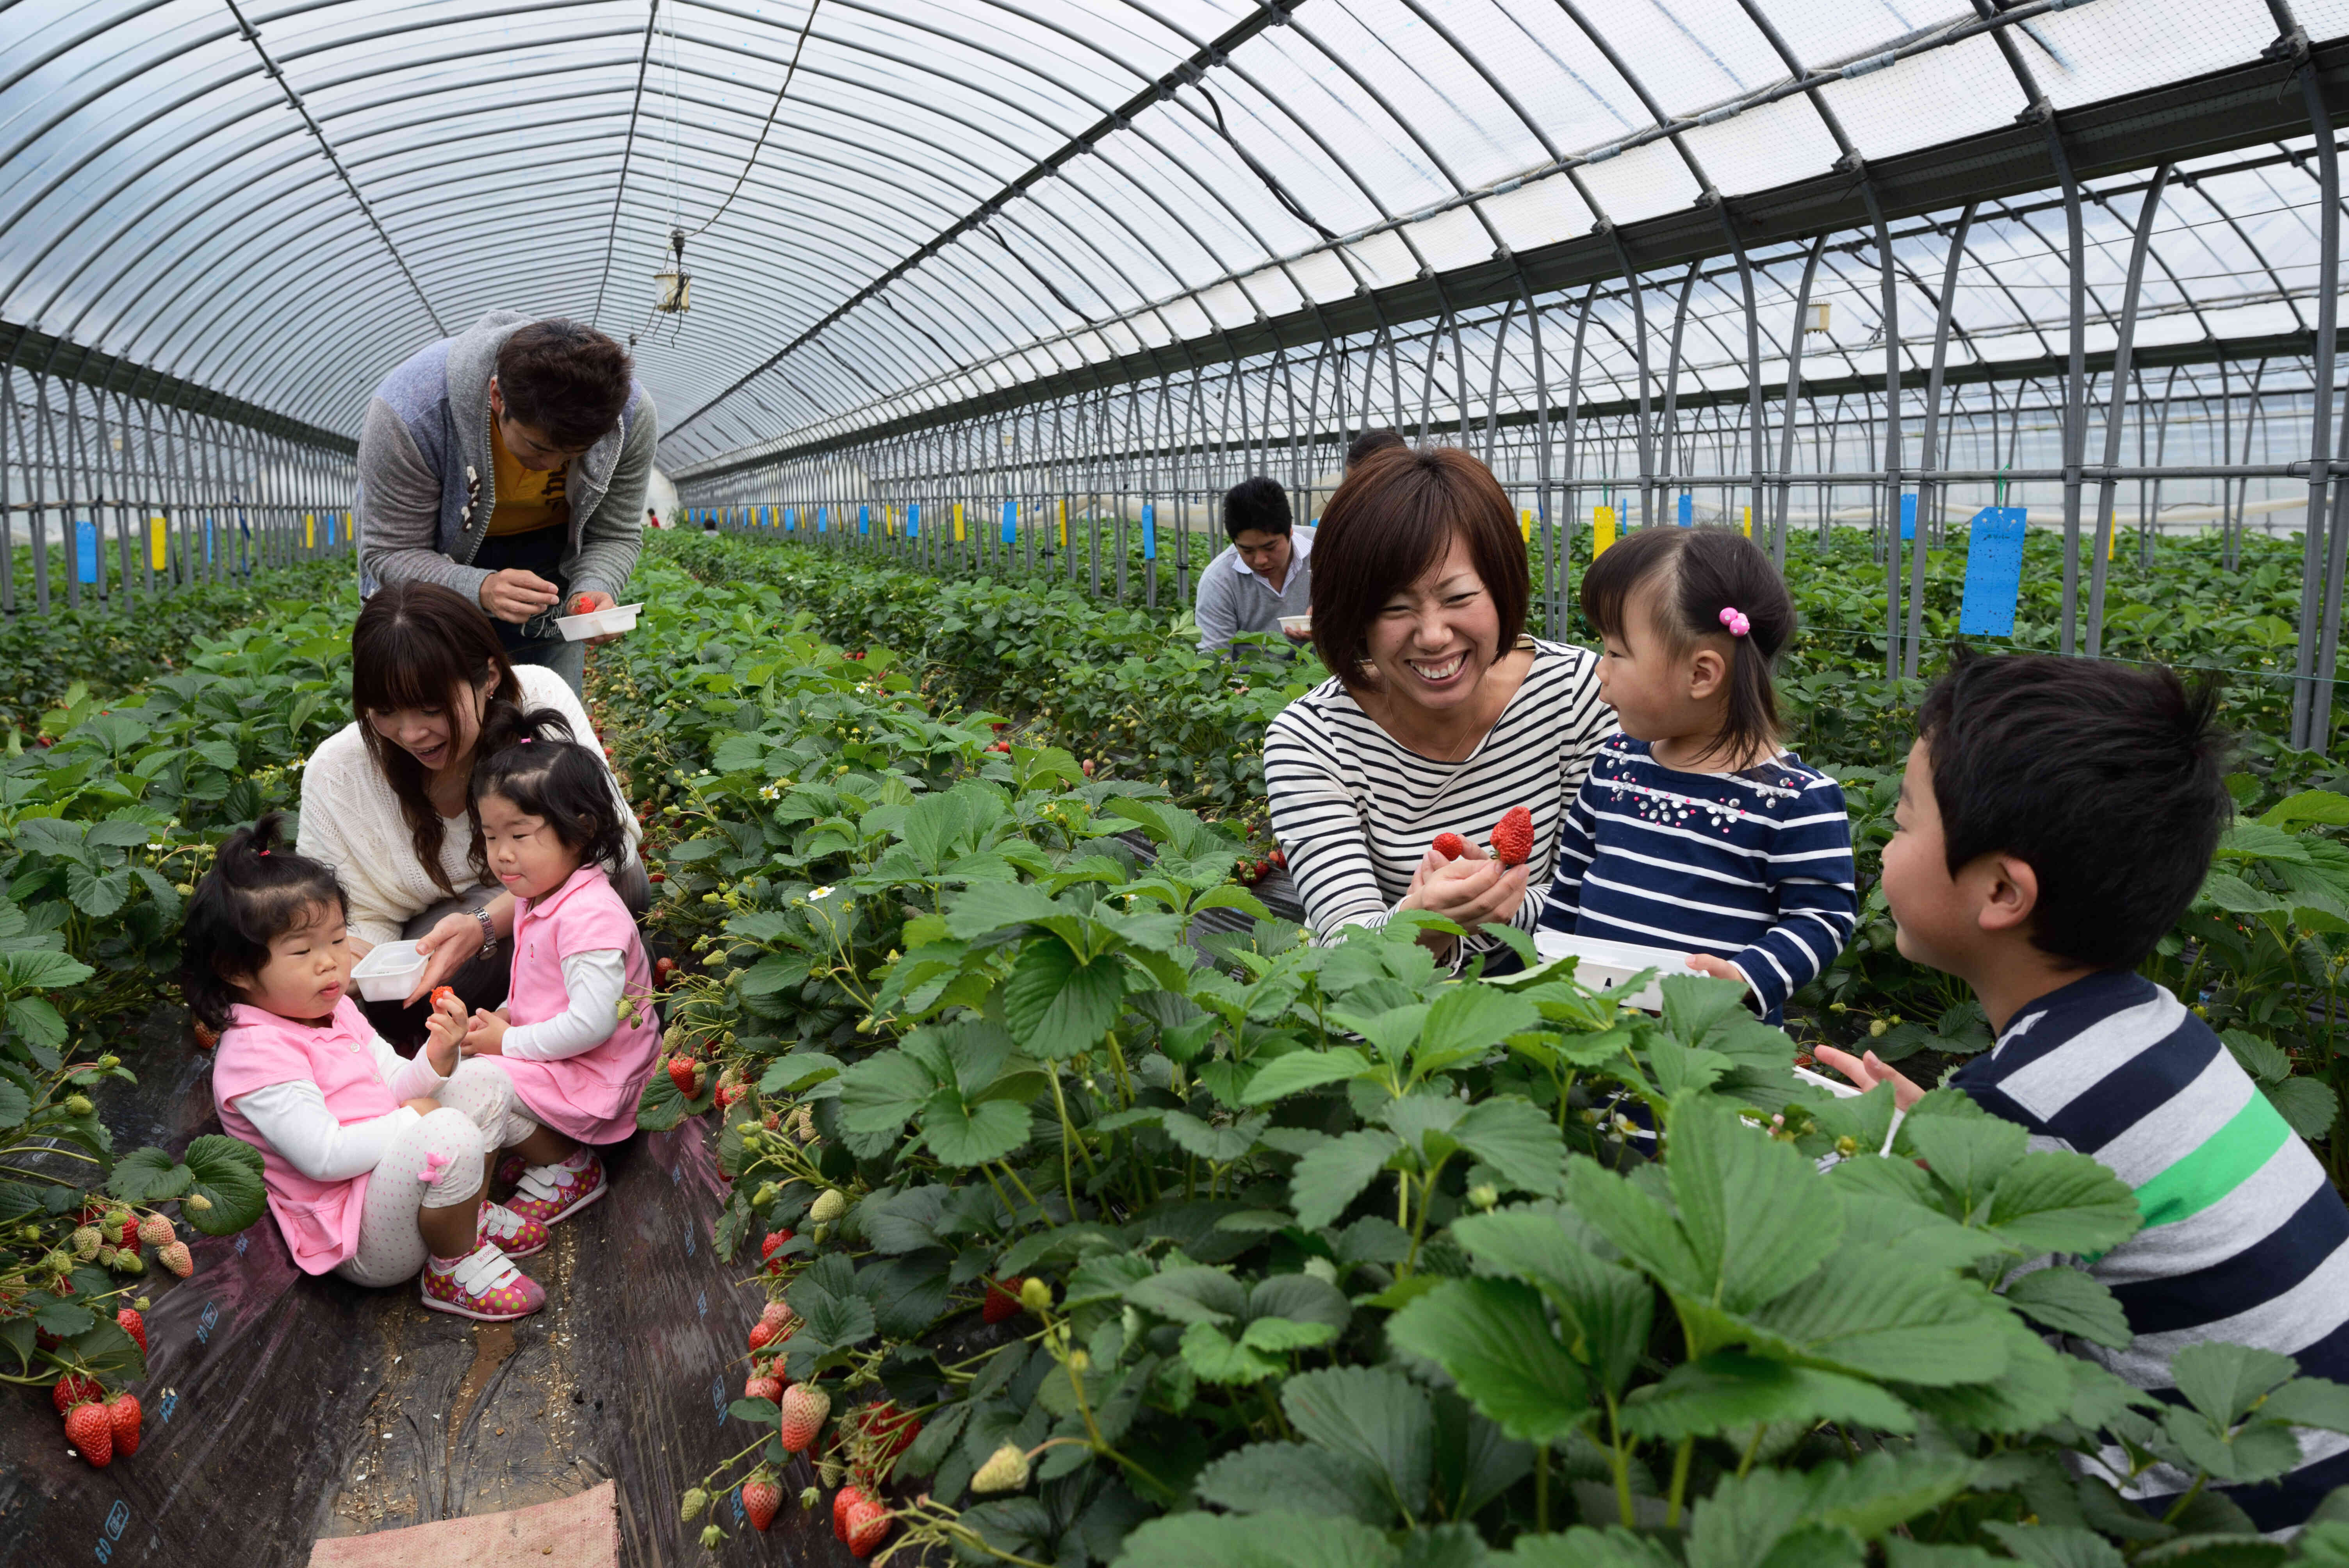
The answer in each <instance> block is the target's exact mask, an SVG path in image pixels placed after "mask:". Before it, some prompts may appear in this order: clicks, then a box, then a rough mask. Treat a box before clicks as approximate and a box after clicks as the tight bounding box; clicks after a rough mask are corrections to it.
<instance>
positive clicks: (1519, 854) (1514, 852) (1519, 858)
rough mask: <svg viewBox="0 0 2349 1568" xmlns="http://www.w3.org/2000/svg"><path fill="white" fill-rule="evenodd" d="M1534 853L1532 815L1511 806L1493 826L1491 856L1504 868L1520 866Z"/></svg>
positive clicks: (1520, 807)
mask: <svg viewBox="0 0 2349 1568" xmlns="http://www.w3.org/2000/svg"><path fill="white" fill-rule="evenodd" d="M1533 852H1534V814H1533V813H1532V812H1531V811H1528V810H1526V809H1525V808H1524V807H1523V806H1512V807H1510V808H1509V809H1508V810H1506V811H1504V812H1502V813H1501V820H1499V821H1497V822H1495V823H1494V824H1493V855H1494V858H1495V859H1496V860H1498V861H1500V862H1501V863H1502V864H1503V865H1505V866H1521V865H1524V864H1525V863H1526V859H1527V857H1529V856H1530V855H1532V853H1533Z"/></svg>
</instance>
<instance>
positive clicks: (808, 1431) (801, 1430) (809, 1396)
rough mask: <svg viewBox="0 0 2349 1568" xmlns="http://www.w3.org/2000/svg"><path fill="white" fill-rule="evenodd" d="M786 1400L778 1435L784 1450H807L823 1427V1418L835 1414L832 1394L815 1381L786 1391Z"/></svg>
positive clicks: (794, 1451) (801, 1451) (796, 1384)
mask: <svg viewBox="0 0 2349 1568" xmlns="http://www.w3.org/2000/svg"><path fill="white" fill-rule="evenodd" d="M782 1403H783V1409H782V1418H781V1420H780V1421H779V1422H778V1423H777V1434H776V1435H777V1436H778V1437H780V1438H781V1440H782V1445H783V1452H785V1453H787V1454H798V1453H805V1452H806V1451H807V1449H808V1445H809V1444H811V1443H812V1442H814V1441H815V1435H816V1433H817V1432H818V1431H820V1430H822V1429H823V1418H825V1417H826V1416H828V1415H830V1414H832V1396H831V1395H829V1394H827V1393H825V1392H824V1391H823V1389H821V1388H819V1387H816V1386H815V1385H814V1384H812V1383H794V1384H792V1386H791V1387H788V1388H786V1389H784V1390H783V1401H782Z"/></svg>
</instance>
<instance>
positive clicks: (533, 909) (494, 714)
mask: <svg viewBox="0 0 2349 1568" xmlns="http://www.w3.org/2000/svg"><path fill="white" fill-rule="evenodd" d="M474 755H475V756H476V757H477V758H481V760H479V761H477V762H476V763H475V764H474V765H473V779H472V815H473V828H474V849H473V860H474V864H475V865H476V867H478V868H479V869H480V870H481V872H483V873H484V874H485V875H489V876H494V877H495V878H497V880H498V881H499V882H502V884H504V886H505V888H506V890H507V891H508V892H511V893H512V894H513V895H514V898H515V900H516V903H515V904H514V923H513V989H512V992H511V994H510V995H508V996H507V998H506V1005H505V1006H503V1007H502V1008H500V1009H498V1010H497V1011H496V1012H493V1013H492V1012H486V1011H485V1012H478V1013H475V1014H474V1015H473V1016H472V1019H471V1023H470V1025H469V1026H468V1027H467V1029H466V1032H465V1040H464V1050H465V1055H466V1056H467V1057H473V1058H486V1059H488V1060H490V1061H492V1062H494V1063H496V1064H497V1066H498V1067H500V1068H503V1069H504V1070H505V1074H506V1076H507V1077H508V1078H511V1079H512V1083H513V1088H514V1094H515V1096H516V1097H517V1098H518V1099H520V1100H521V1101H522V1103H523V1107H524V1108H525V1109H528V1111H529V1112H530V1114H531V1115H532V1116H533V1117H534V1118H536V1119H537V1120H538V1121H539V1122H540V1124H541V1125H542V1126H543V1127H544V1128H545V1129H546V1130H548V1131H549V1132H550V1133H554V1134H559V1135H560V1136H561V1137H562V1138H563V1140H564V1142H565V1143H566V1144H567V1145H568V1152H567V1154H566V1155H565V1156H564V1158H562V1159H560V1160H554V1161H548V1162H546V1163H543V1164H532V1165H529V1166H527V1168H526V1169H524V1170H523V1171H521V1173H520V1183H519V1185H518V1187H517V1188H516V1191H515V1195H514V1196H513V1197H512V1199H510V1200H508V1202H509V1203H510V1205H511V1206H512V1208H513V1209H514V1210H515V1212H519V1213H521V1214H523V1215H526V1216H529V1217H532V1218H535V1219H540V1220H544V1221H547V1222H554V1221H555V1220H557V1219H560V1218H561V1217H562V1216H564V1214H567V1213H570V1212H574V1211H575V1210H577V1209H580V1208H583V1207H585V1205H587V1204H589V1203H592V1202H595V1200H596V1199H598V1198H601V1197H602V1196H603V1195H604V1193H605V1191H607V1188H606V1186H605V1175H604V1165H603V1161H601V1160H599V1159H597V1158H596V1156H595V1151H594V1149H593V1147H591V1146H594V1145H601V1144H611V1143H618V1142H620V1141H621V1140H624V1139H626V1137H627V1136H628V1135H629V1134H630V1133H632V1132H634V1131H635V1130H636V1102H637V1100H638V1099H640V1098H641V1097H642V1096H643V1094H644V1090H645V1082H646V1080H647V1078H651V1077H652V1071H653V1063H654V1061H655V1059H656V1058H657V1057H658V1055H659V1051H660V1026H659V1024H658V1023H657V1021H656V1020H655V1018H654V1016H653V1007H652V1000H651V998H652V994H653V990H652V970H651V967H650V966H649V965H647V962H646V959H645V944H644V941H643V938H642V937H640V936H639V935H638V934H637V932H636V920H635V919H634V917H632V916H631V915H630V914H629V913H628V909H627V905H626V904H625V903H621V901H620V895H619V894H618V893H617V892H614V891H613V888H612V883H611V879H610V878H608V877H607V876H605V873H604V866H605V863H607V862H617V861H620V860H621V859H622V858H623V852H624V851H625V849H626V837H625V835H624V833H623V830H622V829H621V825H620V814H619V809H618V807H617V806H616V804H615V803H614V801H613V799H612V784H611V776H610V775H609V774H607V773H606V772H605V769H604V763H603V759H602V758H599V757H597V756H596V755H595V753H594V752H592V751H590V750H588V749H587V748H585V747H584V746H580V745H578V744H576V743H574V741H573V740H572V739H571V732H570V730H569V728H568V727H566V726H565V725H564V720H563V716H562V715H561V714H558V713H556V712H554V710H552V709H550V708H540V709H537V710H536V711H534V712H531V713H526V714H525V713H521V712H518V711H517V710H514V709H512V708H507V707H499V708H494V709H492V711H491V713H490V715H489V717H487V718H486V719H484V721H483V724H482V727H481V739H480V741H479V742H478V744H477V746H476V748H475V751H474ZM446 1006H450V1007H453V1006H454V1004H453V1003H450V1004H447V1005H446ZM524 1152H525V1154H527V1153H528V1152H529V1151H527V1150H525V1151H524Z"/></svg>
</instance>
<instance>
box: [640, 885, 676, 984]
mask: <svg viewBox="0 0 2349 1568" xmlns="http://www.w3.org/2000/svg"><path fill="white" fill-rule="evenodd" d="M645 880H646V881H647V882H650V883H652V884H653V885H654V886H655V887H658V886H660V884H661V883H663V882H667V881H668V876H667V873H666V872H646V873H645ZM670 967H672V968H674V967H675V965H671V966H670Z"/></svg>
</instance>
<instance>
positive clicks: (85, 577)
mask: <svg viewBox="0 0 2349 1568" xmlns="http://www.w3.org/2000/svg"><path fill="white" fill-rule="evenodd" d="M73 536H74V575H75V576H77V577H78V578H80V579H81V580H82V581H83V582H85V583H95V582H97V581H98V524H96V523H94V522H92V521H89V519H88V518H86V517H84V518H77V519H76V520H75V521H74V531H73Z"/></svg>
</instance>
